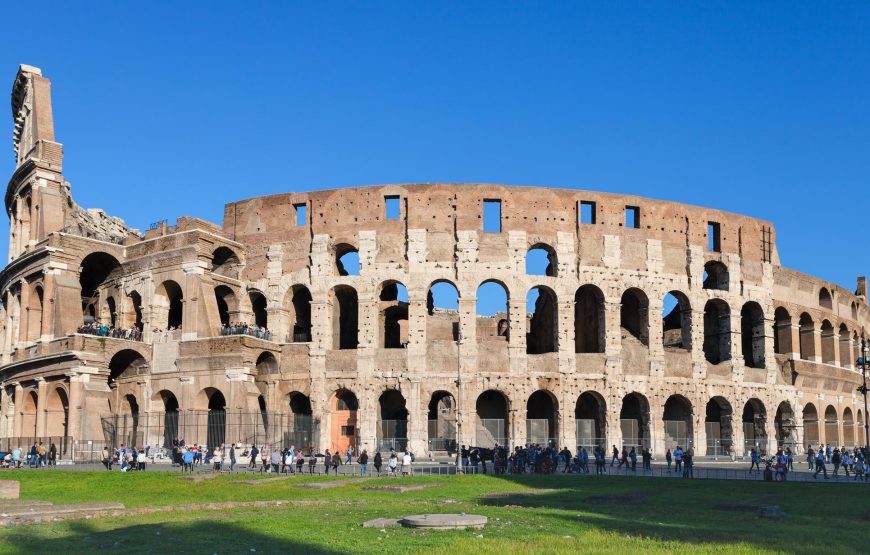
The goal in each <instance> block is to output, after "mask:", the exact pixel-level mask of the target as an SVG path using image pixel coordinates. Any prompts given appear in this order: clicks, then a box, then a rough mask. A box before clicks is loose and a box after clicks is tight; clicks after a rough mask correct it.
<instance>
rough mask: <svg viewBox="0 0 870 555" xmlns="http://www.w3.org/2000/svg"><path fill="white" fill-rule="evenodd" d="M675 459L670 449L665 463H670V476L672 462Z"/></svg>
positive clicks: (666, 454)
mask: <svg viewBox="0 0 870 555" xmlns="http://www.w3.org/2000/svg"><path fill="white" fill-rule="evenodd" d="M672 459H673V455H671V450H670V449H668V451H667V453H665V462H666V463H668V474H670V473H671V460H672Z"/></svg>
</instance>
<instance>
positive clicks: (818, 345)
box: [810, 324, 822, 362]
mask: <svg viewBox="0 0 870 555" xmlns="http://www.w3.org/2000/svg"><path fill="white" fill-rule="evenodd" d="M819 325H820V326H821V324H819ZM812 333H813V353H814V354H813V356H812V357H810V360H812V361H813V362H822V330H821V328H820V327H816V326H815V324H814V325H813V332H812Z"/></svg>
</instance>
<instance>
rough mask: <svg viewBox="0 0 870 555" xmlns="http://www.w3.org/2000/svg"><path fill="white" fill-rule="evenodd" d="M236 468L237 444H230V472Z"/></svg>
mask: <svg viewBox="0 0 870 555" xmlns="http://www.w3.org/2000/svg"><path fill="white" fill-rule="evenodd" d="M235 468H236V444H235V443H231V444H230V472H232V471H233V470H235Z"/></svg>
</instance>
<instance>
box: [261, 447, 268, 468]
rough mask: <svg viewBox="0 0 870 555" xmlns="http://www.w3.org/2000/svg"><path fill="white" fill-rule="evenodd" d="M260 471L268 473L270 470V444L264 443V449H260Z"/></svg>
mask: <svg viewBox="0 0 870 555" xmlns="http://www.w3.org/2000/svg"><path fill="white" fill-rule="evenodd" d="M260 464H262V466H261V467H260V472H263V473H264V474H265V473H268V472H269V446H268V445H264V446H263V449H262V450H261V451H260Z"/></svg>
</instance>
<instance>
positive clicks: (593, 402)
mask: <svg viewBox="0 0 870 555" xmlns="http://www.w3.org/2000/svg"><path fill="white" fill-rule="evenodd" d="M574 427H575V437H576V440H577V441H576V443H577V449H578V450H580V449H581V448H584V447H585V448H586V450H587V451H593V450H594V449H595V447H601V448H602V449H603V448H606V447H607V401H605V399H604V397H603V396H602V395H601V394H600V393H598V392H597V391H584V392H583V393H581V394H580V396H579V397H577V404H576V405H575V406H574Z"/></svg>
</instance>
